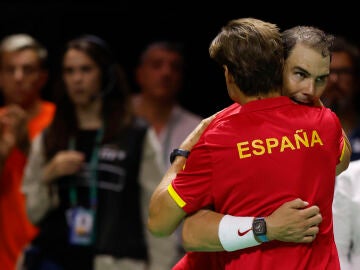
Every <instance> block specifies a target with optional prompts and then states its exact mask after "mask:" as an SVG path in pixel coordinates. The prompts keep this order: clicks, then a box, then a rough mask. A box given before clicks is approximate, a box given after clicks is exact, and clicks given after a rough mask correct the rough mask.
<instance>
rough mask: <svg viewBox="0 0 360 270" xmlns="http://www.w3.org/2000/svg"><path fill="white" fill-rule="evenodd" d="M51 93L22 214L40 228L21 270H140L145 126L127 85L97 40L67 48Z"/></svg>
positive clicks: (72, 43) (73, 43)
mask: <svg viewBox="0 0 360 270" xmlns="http://www.w3.org/2000/svg"><path fill="white" fill-rule="evenodd" d="M57 90H58V91H57V92H55V93H56V94H57V97H56V101H57V108H58V109H57V111H56V114H55V116H54V120H53V122H52V123H51V125H50V126H49V128H48V129H46V130H45V131H44V132H43V133H42V134H41V135H40V136H38V137H37V138H36V139H35V140H34V143H33V144H32V148H31V153H30V157H29V162H28V165H27V167H26V170H25V175H24V182H23V191H24V192H25V194H26V198H27V200H26V202H27V210H28V214H29V217H30V218H31V220H32V222H34V223H35V224H38V225H39V228H40V233H39V235H38V236H37V237H36V238H35V240H34V241H33V242H32V245H31V247H30V248H29V249H28V250H27V251H26V255H25V266H26V268H25V269H62V270H72V269H74V270H75V269H76V270H78V269H86V270H91V269H96V270H100V269H101V270H105V269H106V270H111V269H122V270H126V269H127V270H144V269H146V265H147V259H148V255H147V247H146V241H145V237H144V228H143V221H142V219H141V218H142V217H141V210H140V184H139V175H140V173H139V171H140V170H141V169H142V165H143V163H142V162H144V158H143V148H144V147H145V146H146V145H147V144H144V142H145V138H146V134H147V133H146V132H147V125H146V124H145V122H144V121H141V120H140V119H139V118H136V117H135V116H134V115H133V114H132V111H131V101H130V96H129V89H128V84H127V81H126V78H125V77H124V73H123V72H122V70H121V69H120V67H119V66H118V65H117V63H116V62H115V60H114V58H113V56H112V54H111V51H110V49H109V47H108V45H107V44H106V42H105V41H104V40H102V39H101V38H99V37H97V36H92V35H85V36H80V37H78V38H75V39H73V40H70V41H69V42H68V43H67V46H66V48H65V52H64V55H63V59H62V80H61V82H60V84H59V88H58V89H57ZM153 153H154V154H155V152H153ZM147 157H148V158H149V159H148V161H151V160H155V158H154V156H151V155H150V154H149V152H147ZM147 167H148V168H151V169H152V171H153V172H152V173H154V172H155V171H156V169H157V167H156V164H155V165H150V164H147ZM143 174H145V175H146V174H147V173H146V172H143ZM94 261H95V263H93V262H94Z"/></svg>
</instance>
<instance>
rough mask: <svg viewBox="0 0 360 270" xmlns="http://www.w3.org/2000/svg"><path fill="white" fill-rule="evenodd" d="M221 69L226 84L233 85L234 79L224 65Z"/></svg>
mask: <svg viewBox="0 0 360 270" xmlns="http://www.w3.org/2000/svg"><path fill="white" fill-rule="evenodd" d="M223 68H224V75H225V80H226V84H232V83H234V77H233V76H232V74H231V73H230V71H229V69H228V67H227V66H226V65H223Z"/></svg>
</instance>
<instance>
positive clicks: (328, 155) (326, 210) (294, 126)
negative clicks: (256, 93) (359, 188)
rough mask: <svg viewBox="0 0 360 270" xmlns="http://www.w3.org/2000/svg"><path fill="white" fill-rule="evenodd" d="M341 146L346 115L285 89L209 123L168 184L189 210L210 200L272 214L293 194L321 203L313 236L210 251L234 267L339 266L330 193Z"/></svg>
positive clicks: (220, 208) (244, 211)
mask: <svg viewBox="0 0 360 270" xmlns="http://www.w3.org/2000/svg"><path fill="white" fill-rule="evenodd" d="M343 148H344V140H343V137H342V129H341V125H340V122H339V120H338V118H337V116H336V115H335V114H334V113H333V112H332V111H331V110H329V109H328V108H325V107H309V106H306V105H299V104H295V103H294V102H293V101H291V100H290V99H289V98H287V97H277V98H269V99H263V100H257V101H252V102H249V103H247V104H245V105H244V106H240V105H237V104H234V105H232V106H230V107H228V108H227V109H225V110H223V111H222V112H220V113H219V114H218V115H217V116H216V118H215V119H214V120H213V121H212V122H211V123H210V125H209V126H208V128H207V129H206V130H205V131H204V133H203V134H202V136H201V138H200V139H199V142H198V143H197V144H196V145H195V146H194V148H193V149H192V151H191V154H190V156H189V158H188V160H187V163H186V166H185V169H184V170H183V171H181V172H179V173H178V175H177V177H176V179H174V180H173V182H172V184H171V185H170V186H169V192H170V194H171V196H172V197H173V198H174V200H175V201H176V202H177V204H178V205H179V206H180V207H182V209H183V210H184V211H186V212H187V213H189V214H190V213H193V212H195V211H197V210H199V209H202V208H204V207H208V206H212V207H213V209H214V210H215V211H216V212H219V213H223V214H230V215H234V216H258V217H261V216H268V215H270V214H271V213H272V212H273V211H275V210H276V209H277V208H278V207H279V206H281V205H282V204H283V203H285V202H288V201H290V200H293V199H295V198H301V199H303V200H306V201H308V202H309V203H310V205H318V206H319V207H320V209H321V214H322V217H323V221H322V223H321V224H320V232H319V234H318V235H317V237H316V239H315V241H314V242H313V243H311V244H294V243H285V242H279V241H270V242H268V243H264V244H262V245H260V246H256V247H252V248H247V249H243V250H240V251H235V252H208V256H214V257H215V258H216V262H217V263H216V264H217V265H221V268H222V269H231V270H232V269H280V270H282V269H284V270H285V269H286V270H289V269H294V270H295V269H296V270H300V269H304V270H305V269H327V270H332V269H334V270H335V269H336V270H338V269H340V266H339V261H338V255H337V250H336V246H335V242H334V237H333V222H332V200H333V193H334V184H335V168H336V165H337V164H338V163H339V161H340V160H341V158H342V153H343V152H342V151H343ZM194 258H196V257H194Z"/></svg>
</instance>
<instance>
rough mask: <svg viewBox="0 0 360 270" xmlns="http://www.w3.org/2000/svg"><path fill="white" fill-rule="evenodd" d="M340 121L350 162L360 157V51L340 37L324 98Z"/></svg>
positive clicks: (335, 46)
mask: <svg viewBox="0 0 360 270" xmlns="http://www.w3.org/2000/svg"><path fill="white" fill-rule="evenodd" d="M321 99H322V101H323V103H324V105H325V106H326V107H329V108H331V109H332V110H333V111H334V112H335V113H336V114H337V116H338V117H339V119H340V122H341V124H342V126H343V129H344V131H345V133H346V134H347V136H348V137H349V140H350V143H351V146H352V151H353V152H352V156H351V160H355V159H359V158H360V106H359V104H360V52H359V48H358V47H357V46H356V45H355V44H353V43H351V42H350V41H349V40H346V39H345V38H344V37H341V36H337V37H336V38H335V40H334V44H333V48H332V56H331V63H330V76H329V79H328V83H327V87H326V89H325V92H324V94H323V95H322V97H321Z"/></svg>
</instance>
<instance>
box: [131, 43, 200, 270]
mask: <svg viewBox="0 0 360 270" xmlns="http://www.w3.org/2000/svg"><path fill="white" fill-rule="evenodd" d="M184 67H185V63H184V54H183V47H182V44H179V43H175V42H169V41H156V42H153V43H151V44H148V46H147V47H146V48H145V49H144V51H143V52H142V54H141V55H140V59H139V64H138V66H137V69H136V82H137V84H138V86H139V88H140V91H139V93H138V94H137V95H135V96H134V97H133V105H134V109H135V113H136V114H137V115H138V116H140V117H143V118H144V119H146V120H147V121H148V123H149V124H150V126H151V128H150V134H151V142H152V144H153V146H154V148H155V149H157V162H158V163H159V164H160V166H161V168H162V173H163V174H164V173H165V171H166V170H167V169H168V167H169V166H170V161H169V156H170V152H171V151H172V150H173V149H174V148H177V147H178V146H179V145H180V144H181V142H182V141H183V140H184V139H185V138H186V136H187V135H188V134H189V133H190V132H191V131H192V130H193V129H194V128H195V127H196V126H197V125H198V123H200V121H201V119H202V118H201V117H200V116H198V115H195V114H193V113H192V112H190V111H188V110H186V109H185V108H183V107H182V106H181V105H180V104H179V101H178V95H179V93H180V91H182V90H183V83H184ZM160 179H161V177H160V178H157V176H155V175H150V176H148V177H147V178H146V182H145V181H144V182H142V183H141V185H142V190H143V195H142V207H143V209H144V211H143V217H144V220H145V221H146V220H147V217H148V207H149V202H150V197H151V194H152V193H153V191H154V190H155V188H156V186H157V185H158V184H159V181H160ZM149 180H152V181H149ZM146 235H147V239H148V243H149V252H150V253H149V254H150V262H151V266H150V270H168V269H170V268H171V266H172V265H173V264H174V263H175V262H176V261H177V260H178V259H179V258H180V257H181V256H182V255H183V254H184V250H183V248H182V245H181V240H180V239H181V236H180V229H179V230H178V231H177V233H176V234H173V235H172V236H171V237H168V238H155V237H154V236H152V235H151V234H150V232H149V231H148V230H146Z"/></svg>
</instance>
